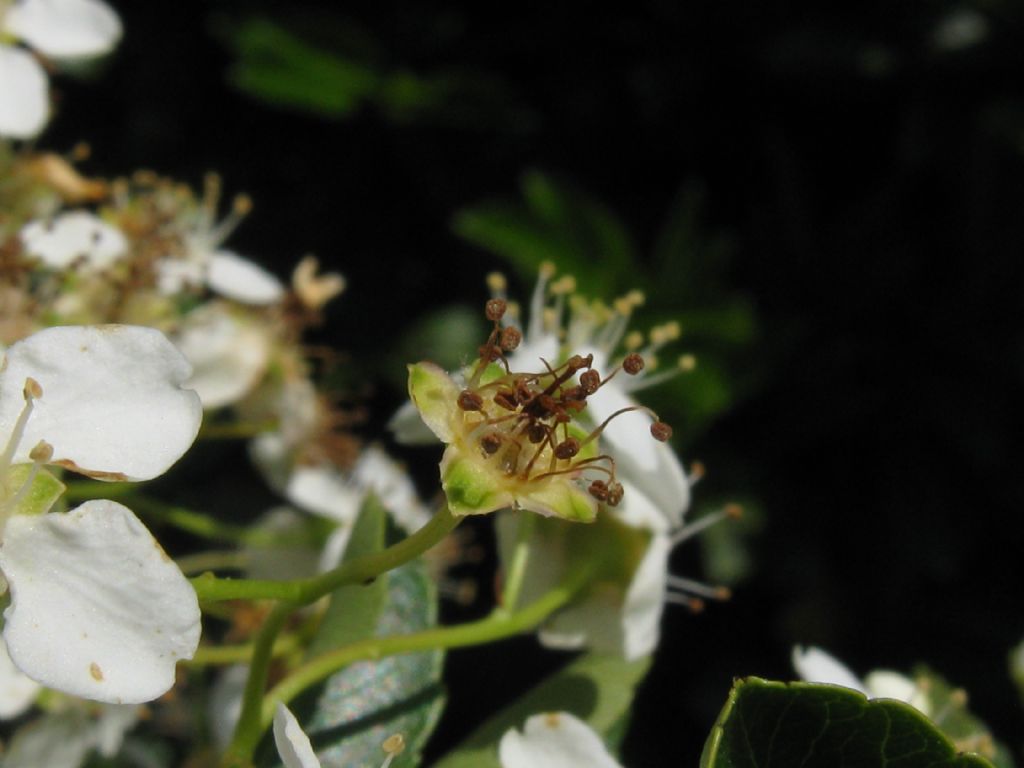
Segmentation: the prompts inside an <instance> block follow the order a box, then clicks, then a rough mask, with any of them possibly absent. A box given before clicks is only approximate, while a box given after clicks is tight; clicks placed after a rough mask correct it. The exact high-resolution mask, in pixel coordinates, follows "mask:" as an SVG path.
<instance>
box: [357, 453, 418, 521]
mask: <svg viewBox="0 0 1024 768" xmlns="http://www.w3.org/2000/svg"><path fill="white" fill-rule="evenodd" d="M352 476H353V480H354V481H355V483H356V485H358V486H359V487H360V488H365V489H367V490H370V491H373V493H374V494H376V496H377V498H378V499H380V502H381V504H383V505H384V508H385V509H386V510H387V511H388V513H389V514H390V515H391V517H392V519H393V520H394V521H395V522H396V523H397V524H398V525H399V526H400V527H401V528H402V529H403V530H405V531H406V532H407V533H414V532H415V531H417V530H419V529H420V528H422V527H423V526H424V524H426V522H427V521H428V520H430V512H428V511H427V508H426V506H425V505H424V504H423V502H422V501H420V497H419V496H418V495H417V494H416V487H415V486H414V485H413V484H412V480H410V479H409V475H408V474H406V472H405V471H404V470H403V469H402V468H401V467H400V466H399V465H398V463H397V462H396V461H394V460H393V459H392V458H391V457H390V456H388V455H387V454H386V453H385V452H384V451H383V450H381V449H380V448H378V447H377V446H374V445H371V446H370V447H368V448H366V449H364V450H363V453H362V455H361V456H360V457H359V461H358V463H357V464H356V466H355V468H354V469H353V470H352Z"/></svg>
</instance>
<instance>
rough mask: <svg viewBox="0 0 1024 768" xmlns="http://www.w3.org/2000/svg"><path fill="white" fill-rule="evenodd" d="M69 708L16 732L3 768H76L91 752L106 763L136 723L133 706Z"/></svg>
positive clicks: (73, 704) (78, 705) (77, 705)
mask: <svg viewBox="0 0 1024 768" xmlns="http://www.w3.org/2000/svg"><path fill="white" fill-rule="evenodd" d="M69 705H70V706H68V707H67V708H66V709H63V710H58V711H56V712H47V713H46V714H44V715H42V716H41V717H39V718H38V719H36V720H33V721H32V722H30V723H28V724H27V725H25V726H23V727H22V728H19V729H18V730H17V732H15V734H14V738H13V739H12V740H11V742H10V744H9V746H8V749H7V752H6V754H5V755H4V760H3V766H4V768H40V766H46V768H79V766H81V765H82V764H84V763H85V760H86V758H87V757H88V756H89V753H90V752H94V751H95V752H96V753H97V754H99V755H100V757H103V758H106V759H108V760H109V759H110V758H113V757H114V756H116V755H117V753H118V751H119V750H120V749H121V744H122V742H123V741H124V736H125V734H126V733H127V732H128V731H129V730H131V728H132V727H133V726H134V725H135V723H136V722H137V721H138V719H139V707H137V706H135V705H133V704H132V705H117V704H102V705H100V706H96V705H84V704H81V703H79V702H69Z"/></svg>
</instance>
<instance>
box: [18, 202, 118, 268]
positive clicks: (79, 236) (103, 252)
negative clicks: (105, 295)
mask: <svg viewBox="0 0 1024 768" xmlns="http://www.w3.org/2000/svg"><path fill="white" fill-rule="evenodd" d="M20 237H21V243H22V247H23V248H24V250H25V253H27V254H28V255H29V256H34V257H36V258H38V259H39V260H40V261H42V262H43V264H45V265H46V266H48V267H52V268H53V269H68V268H69V267H71V266H72V265H73V264H76V263H80V264H82V266H83V267H84V268H86V269H90V270H99V269H104V268H105V267H109V266H110V265H111V264H113V263H114V262H115V261H117V260H118V259H119V258H121V257H122V256H124V255H125V253H127V251H128V240H127V239H126V238H125V236H124V235H123V234H122V233H121V230H119V229H117V228H116V227H112V226H111V225H110V224H107V223H106V222H105V221H103V219H101V218H100V217H99V216H96V215H95V214H92V213H89V212H88V211H67V212H65V213H61V214H58V215H57V216H55V217H53V218H52V219H36V220H35V221H30V222H29V223H28V224H26V225H25V226H24V227H22V228H21V232H20Z"/></svg>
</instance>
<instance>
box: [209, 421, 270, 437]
mask: <svg viewBox="0 0 1024 768" xmlns="http://www.w3.org/2000/svg"><path fill="white" fill-rule="evenodd" d="M275 429H277V421H275V420H274V419H268V420H267V421H263V422H255V421H231V422H225V423H222V424H216V423H211V422H203V426H202V427H200V428H199V435H198V436H197V437H196V439H197V440H240V439H245V438H247V437H255V436H256V435H261V434H263V433H264V432H270V431H272V430H275Z"/></svg>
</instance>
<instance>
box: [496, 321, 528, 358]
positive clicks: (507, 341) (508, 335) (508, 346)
mask: <svg viewBox="0 0 1024 768" xmlns="http://www.w3.org/2000/svg"><path fill="white" fill-rule="evenodd" d="M522 340H523V334H522V333H520V331H519V329H518V328H516V327H515V326H514V325H510V326H508V327H507V328H502V329H501V337H500V338H499V339H498V345H499V346H500V347H501V348H502V349H503V350H504V351H505V352H512V351H513V350H515V348H516V347H518V346H519V343H520V342H521V341H522Z"/></svg>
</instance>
